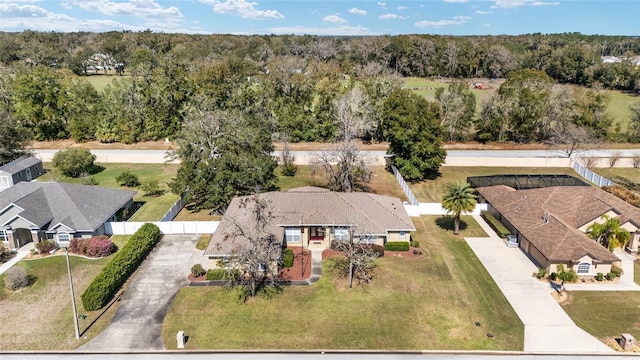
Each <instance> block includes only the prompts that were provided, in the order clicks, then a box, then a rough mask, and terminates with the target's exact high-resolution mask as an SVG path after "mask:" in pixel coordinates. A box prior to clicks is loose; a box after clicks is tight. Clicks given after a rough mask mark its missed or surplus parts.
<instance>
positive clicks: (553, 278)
mask: <svg viewBox="0 0 640 360" xmlns="http://www.w3.org/2000/svg"><path fill="white" fill-rule="evenodd" d="M557 278H558V273H555V272H552V273H551V274H549V280H551V281H555V280H556V279H557Z"/></svg>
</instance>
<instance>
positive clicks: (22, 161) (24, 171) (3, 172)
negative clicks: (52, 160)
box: [0, 155, 44, 191]
mask: <svg viewBox="0 0 640 360" xmlns="http://www.w3.org/2000/svg"><path fill="white" fill-rule="evenodd" d="M43 173H44V168H43V167H42V160H40V159H37V158H35V157H33V156H31V155H25V156H22V157H20V158H18V159H16V160H13V161H12V162H10V163H8V164H5V165H3V166H0V191H3V190H6V189H8V188H10V187H12V186H13V185H15V184H17V183H19V182H21V181H31V180H33V179H35V178H37V177H38V176H40V175H42V174H43Z"/></svg>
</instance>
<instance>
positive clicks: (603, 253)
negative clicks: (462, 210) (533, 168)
mask: <svg viewBox="0 0 640 360" xmlns="http://www.w3.org/2000/svg"><path fill="white" fill-rule="evenodd" d="M476 190H477V191H478V193H479V194H480V195H482V196H483V197H484V198H485V199H487V201H488V202H489V203H490V204H491V206H492V207H494V208H495V209H496V210H498V211H499V212H500V214H501V215H502V217H504V218H505V219H506V220H507V221H509V223H511V224H512V225H513V226H514V227H515V228H516V229H517V230H518V231H519V232H520V233H521V234H522V235H523V236H524V237H526V238H527V240H529V241H530V242H531V244H533V246H535V247H536V248H537V249H538V250H539V251H540V252H541V253H542V255H543V256H544V257H546V258H547V259H549V260H551V261H571V260H577V259H580V258H581V257H582V256H584V255H590V256H591V257H592V258H594V259H596V260H600V261H619V260H620V259H619V258H618V257H617V256H615V255H614V254H612V253H611V252H610V251H609V250H607V249H605V248H604V247H603V246H601V245H600V244H598V243H597V242H595V241H594V240H591V239H590V238H588V237H587V236H586V235H585V234H584V233H583V232H581V231H580V230H578V228H579V227H581V226H583V225H585V224H587V223H588V222H589V221H591V220H594V219H596V218H598V217H600V216H601V215H602V214H605V213H606V212H608V211H609V210H614V209H615V210H616V211H617V212H618V213H619V214H620V216H619V217H620V221H621V223H624V222H626V221H628V220H632V221H634V222H635V221H638V220H640V209H638V208H636V207H634V206H632V205H629V204H627V203H626V202H624V201H623V200H621V199H618V198H617V197H615V196H613V195H611V194H608V193H606V192H604V191H602V190H600V189H598V188H595V187H591V186H554V187H547V188H540V189H527V190H514V189H512V188H510V187H508V186H505V185H498V186H487V187H480V188H477V189H476ZM545 212H546V214H547V216H548V219H549V221H548V222H545V221H544V217H545Z"/></svg>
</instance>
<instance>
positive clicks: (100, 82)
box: [82, 73, 127, 92]
mask: <svg viewBox="0 0 640 360" xmlns="http://www.w3.org/2000/svg"><path fill="white" fill-rule="evenodd" d="M118 77H119V76H118V75H116V74H115V73H112V74H108V75H103V74H95V75H89V76H82V78H83V79H85V80H87V81H88V82H89V83H90V84H91V85H93V87H94V88H95V89H96V90H97V91H98V92H100V91H102V90H104V88H106V87H107V85H109V84H111V82H113V79H116V78H118ZM124 77H127V75H125V76H122V77H120V78H124Z"/></svg>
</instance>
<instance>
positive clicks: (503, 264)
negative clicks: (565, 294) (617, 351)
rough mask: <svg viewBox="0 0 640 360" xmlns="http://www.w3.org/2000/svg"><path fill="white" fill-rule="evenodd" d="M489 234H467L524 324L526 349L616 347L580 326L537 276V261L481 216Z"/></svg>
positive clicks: (602, 350)
mask: <svg viewBox="0 0 640 360" xmlns="http://www.w3.org/2000/svg"><path fill="white" fill-rule="evenodd" d="M474 218H475V219H476V221H477V222H478V223H479V224H480V225H481V226H482V227H483V228H484V230H485V231H486V232H487V234H489V236H490V237H488V238H465V240H466V241H467V243H468V244H469V246H470V247H471V249H473V251H474V252H475V254H476V256H477V257H478V258H479V259H480V261H481V262H482V264H483V265H484V267H485V268H486V269H487V271H488V272H489V274H490V275H491V277H492V278H493V280H494V281H495V282H496V284H497V285H498V287H499V288H500V290H501V291H502V293H503V294H504V296H505V297H506V298H507V300H508V301H509V303H510V304H511V306H512V307H513V310H515V312H516V314H518V317H520V320H522V323H523V324H524V351H525V352H536V353H555V354H562V353H572V354H594V353H600V354H602V353H614V350H613V349H611V348H609V347H608V346H607V345H605V344H604V343H602V342H601V341H600V340H598V339H596V338H595V337H593V336H591V335H590V334H588V333H587V332H585V331H584V330H582V329H580V328H579V327H577V326H576V325H575V323H574V322H573V321H572V320H571V318H569V316H568V315H567V314H566V313H565V312H564V310H563V309H562V307H561V306H560V305H559V304H558V302H557V301H556V300H555V299H554V298H553V297H552V296H551V292H552V291H553V289H551V287H550V286H549V284H548V283H545V282H541V281H539V280H537V279H535V278H534V277H533V276H532V274H533V272H534V271H537V268H536V267H535V265H534V264H533V263H532V262H531V261H530V260H529V259H528V258H527V256H526V255H525V254H524V253H523V252H522V251H520V249H518V248H509V247H507V246H506V245H505V244H504V242H503V241H502V239H500V238H499V237H498V236H497V235H496V233H495V232H494V231H493V230H492V229H491V228H490V227H489V226H488V225H487V224H486V222H485V221H484V220H483V219H482V218H481V217H480V216H477V215H476V216H474Z"/></svg>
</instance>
